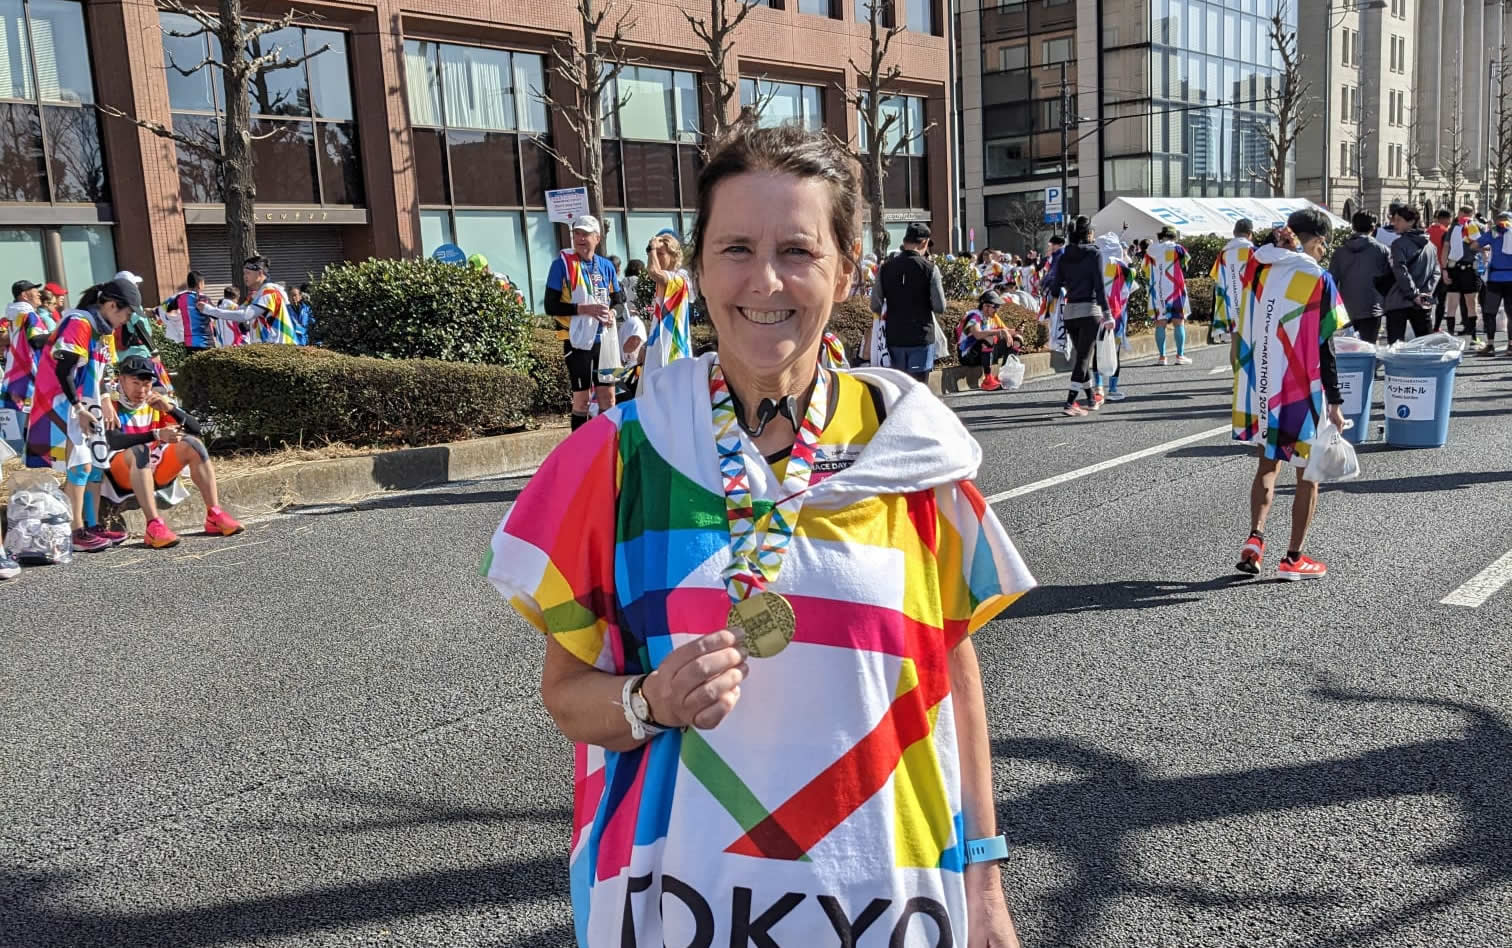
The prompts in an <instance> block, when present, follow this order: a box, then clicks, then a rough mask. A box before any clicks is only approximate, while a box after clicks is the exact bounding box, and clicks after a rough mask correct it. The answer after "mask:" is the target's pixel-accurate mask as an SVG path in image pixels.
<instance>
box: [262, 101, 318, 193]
mask: <svg viewBox="0 0 1512 948" xmlns="http://www.w3.org/2000/svg"><path fill="white" fill-rule="evenodd" d="M252 134H253V136H259V137H254V139H253V142H252V160H253V166H254V169H255V176H256V179H257V200H258V203H260V204H318V203H319V202H320V195H319V194H317V193H316V189H315V173H316V172H315V127H314V126H313V125H311V124H310V123H309V122H278V121H270V120H268V119H253V121H252ZM260 136H267V137H260Z"/></svg>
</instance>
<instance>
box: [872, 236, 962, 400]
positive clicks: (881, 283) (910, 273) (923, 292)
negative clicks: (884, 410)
mask: <svg viewBox="0 0 1512 948" xmlns="http://www.w3.org/2000/svg"><path fill="white" fill-rule="evenodd" d="M928 251H929V226H928V225H926V224H920V223H914V224H909V225H908V230H907V231H906V232H905V233H904V235H903V250H902V252H901V253H898V254H896V255H894V256H891V257H888V258H887V260H886V261H884V262H883V264H882V267H881V269H880V270H879V271H878V272H877V280H876V282H875V283H873V284H872V294H871V309H872V312H874V313H881V312H883V306H884V305H885V306H886V307H887V309H886V313H887V354H888V356H889V357H890V358H891V360H892V367H893V368H895V369H901V370H902V371H904V372H907V373H908V374H909V375H911V376H913V377H914V378H915V379H917V380H918V381H920V382H924V383H925V384H928V382H929V370H930V369H932V368H934V358H935V354H936V353H935V352H934V351H933V347H934V340H935V314H936V313H943V312H945V285H944V284H943V283H942V282H941V281H940V269H939V267H936V266H935V265H934V263H933V262H932V261H930V259H929V257H927V256H925V254H927V253H928Z"/></svg>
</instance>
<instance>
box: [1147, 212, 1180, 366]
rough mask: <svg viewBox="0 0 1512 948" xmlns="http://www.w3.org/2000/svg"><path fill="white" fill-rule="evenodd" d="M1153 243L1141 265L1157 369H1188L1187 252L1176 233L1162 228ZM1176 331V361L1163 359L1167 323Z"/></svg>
mask: <svg viewBox="0 0 1512 948" xmlns="http://www.w3.org/2000/svg"><path fill="white" fill-rule="evenodd" d="M1156 237H1157V238H1158V239H1157V240H1156V241H1155V243H1153V244H1151V245H1150V247H1149V249H1148V250H1146V251H1145V255H1144V260H1143V261H1141V265H1142V266H1143V267H1144V270H1145V272H1146V274H1148V277H1149V281H1150V317H1151V318H1152V319H1154V320H1155V351H1156V353H1157V357H1156V359H1155V364H1156V365H1191V364H1192V360H1191V359H1189V358H1187V354H1186V320H1187V317H1188V316H1190V315H1192V302H1191V300H1190V299H1188V298H1187V289H1186V271H1185V270H1183V269H1182V268H1183V267H1185V266H1186V262H1187V257H1188V254H1187V249H1186V248H1185V247H1183V246H1181V244H1178V243H1177V242H1176V231H1175V230H1174V229H1173V228H1170V227H1162V228H1161V229H1160V233H1159V234H1157V235H1156ZM1168 322H1170V323H1174V324H1175V329H1176V357H1175V359H1174V360H1167V359H1166V323H1168Z"/></svg>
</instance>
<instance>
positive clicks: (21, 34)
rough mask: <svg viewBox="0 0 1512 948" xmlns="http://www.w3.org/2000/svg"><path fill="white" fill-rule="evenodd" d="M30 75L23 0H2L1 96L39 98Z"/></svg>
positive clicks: (0, 41)
mask: <svg viewBox="0 0 1512 948" xmlns="http://www.w3.org/2000/svg"><path fill="white" fill-rule="evenodd" d="M31 77H32V70H31V44H30V43H28V42H27V41H26V13H25V11H24V10H23V9H22V8H21V0H0V98H5V99H34V98H36V95H35V93H33V91H32V81H31ZM6 233H14V232H13V231H6Z"/></svg>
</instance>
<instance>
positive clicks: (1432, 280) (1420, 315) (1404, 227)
mask: <svg viewBox="0 0 1512 948" xmlns="http://www.w3.org/2000/svg"><path fill="white" fill-rule="evenodd" d="M1418 221H1419V218H1418V211H1417V208H1415V207H1411V206H1405V207H1399V208H1397V210H1396V213H1395V214H1393V215H1392V216H1391V223H1392V226H1393V227H1395V228H1396V232H1397V239H1396V242H1395V243H1393V244H1392V245H1391V273H1392V277H1393V282H1392V285H1391V288H1390V289H1389V290H1387V291H1386V298H1385V300H1384V301H1383V302H1382V307H1383V308H1384V309H1385V311H1386V342H1387V344H1388V345H1389V344H1392V343H1396V342H1401V341H1402V340H1403V339H1404V338H1406V336H1407V326H1408V324H1409V323H1410V324H1411V325H1412V331H1413V333H1415V334H1416V335H1419V336H1426V335H1428V333H1430V332H1431V331H1432V330H1433V321H1432V320H1431V319H1429V318H1428V314H1429V313H1430V312H1432V311H1433V293H1434V290H1436V289H1437V288H1438V284H1439V279H1440V273H1441V271H1440V270H1439V260H1438V254H1437V253H1436V252H1434V248H1433V242H1432V241H1431V240H1429V239H1428V234H1427V233H1426V232H1425V231H1424V230H1423V229H1422V227H1420V226H1418Z"/></svg>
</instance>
